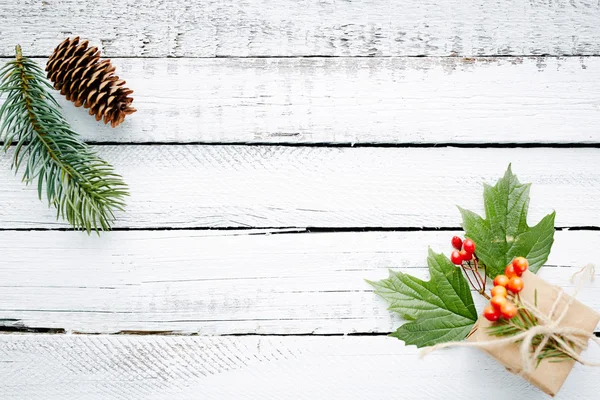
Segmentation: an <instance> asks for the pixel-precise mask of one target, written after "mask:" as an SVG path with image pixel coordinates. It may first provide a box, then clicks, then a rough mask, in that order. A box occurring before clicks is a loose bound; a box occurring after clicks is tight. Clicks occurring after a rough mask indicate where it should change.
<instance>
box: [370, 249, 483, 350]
mask: <svg viewBox="0 0 600 400" xmlns="http://www.w3.org/2000/svg"><path fill="white" fill-rule="evenodd" d="M427 264H428V265H429V274H430V276H431V278H430V280H429V281H428V282H425V281H422V280H420V279H418V278H415V277H414V276H411V275H408V274H404V273H402V272H394V271H390V277H389V278H388V279H384V280H381V281H379V282H369V283H370V284H371V285H372V286H373V287H375V293H377V294H378V295H380V296H381V297H383V298H384V299H386V300H387V301H388V302H389V303H390V307H389V309H390V310H391V311H394V312H396V313H398V314H400V315H401V316H402V317H403V318H404V319H406V320H409V321H411V322H407V323H405V324H404V325H402V326H401V327H400V328H398V330H397V331H396V332H394V333H393V334H392V335H391V336H394V337H396V338H398V339H400V340H403V341H404V342H405V343H406V344H407V345H411V344H413V345H416V346H417V347H425V346H431V345H434V344H437V343H443V342H448V341H453V340H462V339H464V338H465V337H466V336H467V334H468V333H469V332H470V330H471V328H472V326H473V324H474V323H475V321H476V320H477V311H476V310H475V306H474V305H473V297H472V296H471V289H470V287H469V284H468V283H467V281H466V279H465V278H464V276H463V274H462V271H461V269H460V268H457V267H456V266H455V265H454V264H452V262H451V261H450V260H449V259H448V258H447V257H446V256H445V255H443V254H436V253H434V252H433V251H432V250H431V249H429V256H428V257H427Z"/></svg>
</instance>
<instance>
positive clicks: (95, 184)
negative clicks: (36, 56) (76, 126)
mask: <svg viewBox="0 0 600 400" xmlns="http://www.w3.org/2000/svg"><path fill="white" fill-rule="evenodd" d="M49 89H52V86H50V84H49V83H48V82H47V81H46V78H45V76H44V72H43V71H42V69H41V68H40V67H39V66H38V65H37V64H35V63H34V62H33V61H31V60H30V59H28V58H26V57H23V55H22V53H21V47H20V46H17V47H16V58H15V60H13V61H10V62H8V63H7V64H6V65H5V66H4V67H3V68H1V69H0V94H6V99H5V102H4V104H3V105H2V107H0V121H2V122H1V123H0V139H1V140H2V141H3V142H4V145H3V149H4V150H5V151H7V150H8V149H9V148H10V147H14V152H13V157H12V165H11V168H13V169H14V170H15V173H17V172H18V171H19V169H20V168H21V167H23V166H24V172H23V181H24V182H26V183H27V184H29V183H31V182H32V181H34V180H35V179H37V188H38V197H39V198H40V200H41V199H42V194H43V192H44V189H45V192H46V196H47V199H48V203H49V205H52V206H54V207H56V209H57V219H58V218H59V217H62V218H65V219H66V220H67V221H68V222H69V223H70V224H71V225H72V226H73V227H74V228H75V229H82V230H85V231H87V232H88V233H90V232H91V231H92V230H94V231H96V232H98V231H100V230H108V229H110V226H111V223H112V222H113V221H114V212H115V211H116V210H123V208H124V206H125V202H124V197H125V196H128V194H129V193H128V190H127V185H126V184H125V183H124V182H123V180H122V178H121V176H119V175H117V174H116V173H115V172H114V169H113V167H112V166H111V165H110V164H108V163H107V162H106V161H104V160H102V159H101V158H99V157H98V155H97V154H96V153H95V152H94V151H92V149H91V148H90V147H89V146H88V145H86V144H85V143H84V142H83V141H82V140H81V139H80V138H79V135H78V134H77V133H76V132H74V131H73V130H72V129H71V127H70V126H69V124H68V123H67V122H66V121H65V119H64V117H63V116H62V113H61V110H60V106H59V105H58V103H57V102H56V100H55V99H54V98H53V97H52V95H50V93H49V91H48V90H49Z"/></svg>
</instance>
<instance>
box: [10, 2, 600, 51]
mask: <svg viewBox="0 0 600 400" xmlns="http://www.w3.org/2000/svg"><path fill="white" fill-rule="evenodd" d="M0 16H1V17H0V26H2V30H3V32H2V33H3V35H2V42H1V45H0V55H2V56H5V55H11V54H13V49H14V45H15V44H17V43H21V45H23V47H24V50H25V52H26V53H30V54H35V55H40V56H45V55H48V54H49V53H50V52H51V51H52V49H53V48H54V47H55V46H56V45H57V44H58V43H59V42H61V41H62V40H63V39H64V38H65V37H66V36H72V35H81V36H83V37H85V38H88V39H91V40H92V41H93V42H94V44H96V45H100V46H102V48H103V50H104V52H105V53H106V55H107V56H109V57H115V56H137V57H167V56H170V57H216V56H218V57H227V56H242V57H247V56H307V55H308V56H311V55H326V56H406V55H410V56H417V55H427V56H451V55H456V54H458V55H498V54H499V55H528V54H534V55H542V54H553V55H581V54H585V55H597V54H600V30H598V26H599V25H600V6H599V4H598V2H597V1H591V0H576V1H566V0H559V1H553V2H547V1H542V0H534V1H528V2H522V1H517V0H509V1H505V0H496V1H491V2H490V1H486V0H477V1H471V2H463V1H461V0H450V1H444V2H439V1H433V0H411V1H403V2H381V1H377V0H365V1H362V2H360V3H356V2H339V1H331V0H327V1H317V0H305V1H294V2H290V1H285V0H255V1H222V0H208V1H202V2H183V1H175V2H174V1H166V0H148V1H144V2H139V1H136V0H107V1H103V2H102V3H101V4H100V3H96V2H81V1H77V0H60V1H59V0H48V1H43V2H38V1H18V2H17V1H2V2H0ZM67 16H68V17H67Z"/></svg>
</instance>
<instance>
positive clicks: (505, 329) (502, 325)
mask: <svg viewBox="0 0 600 400" xmlns="http://www.w3.org/2000/svg"><path fill="white" fill-rule="evenodd" d="M536 298H537V292H536ZM513 301H514V303H515V305H516V306H517V310H518V312H517V315H516V316H515V317H514V318H511V319H501V320H498V321H496V322H494V323H493V324H492V325H490V326H489V327H488V328H487V332H488V333H489V334H490V335H492V336H496V337H508V336H515V335H518V334H520V333H523V332H526V331H528V330H529V329H531V328H533V327H535V326H537V325H538V320H537V318H535V317H534V316H533V315H532V314H531V312H529V310H528V309H527V308H526V307H525V306H524V305H523V303H521V301H520V300H519V298H518V296H516V297H515V298H514V299H513ZM536 306H537V304H536ZM559 337H560V338H561V339H562V340H563V341H564V342H565V343H568V344H570V345H572V346H573V343H571V342H570V341H569V340H568V339H566V338H564V337H563V336H561V335H559ZM543 340H544V335H537V336H535V337H534V338H533V340H532V342H531V346H532V348H531V352H535V351H536V349H537V348H538V346H540V345H541V344H542V342H543ZM570 358H572V357H571V356H570V355H569V354H568V353H567V352H565V350H564V349H563V348H562V347H561V345H560V344H559V343H558V342H557V341H556V340H555V339H553V338H550V339H548V341H546V342H545V345H544V348H543V349H542V350H541V351H540V353H539V355H538V357H537V365H539V363H540V362H541V361H542V360H544V359H549V360H550V361H563V360H565V359H570Z"/></svg>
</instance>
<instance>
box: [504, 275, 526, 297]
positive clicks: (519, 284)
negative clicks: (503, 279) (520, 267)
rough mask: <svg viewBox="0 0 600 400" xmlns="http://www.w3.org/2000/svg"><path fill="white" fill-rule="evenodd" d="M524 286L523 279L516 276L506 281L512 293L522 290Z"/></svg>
mask: <svg viewBox="0 0 600 400" xmlns="http://www.w3.org/2000/svg"><path fill="white" fill-rule="evenodd" d="M524 286H525V284H524V283H523V279H521V278H519V277H518V276H514V277H512V278H510V281H509V282H508V290H510V291H511V292H513V293H514V294H517V293H519V292H520V291H521V290H523V287H524Z"/></svg>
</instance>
